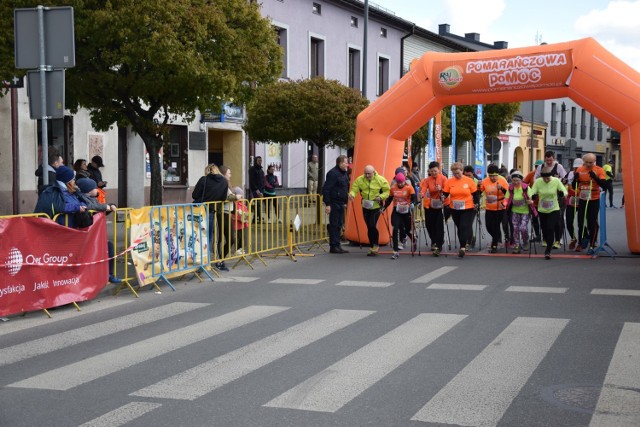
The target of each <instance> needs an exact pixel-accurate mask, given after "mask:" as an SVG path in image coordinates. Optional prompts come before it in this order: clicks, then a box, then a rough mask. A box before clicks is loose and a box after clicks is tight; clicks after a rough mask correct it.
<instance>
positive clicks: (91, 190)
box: [76, 178, 122, 284]
mask: <svg viewBox="0 0 640 427" xmlns="http://www.w3.org/2000/svg"><path fill="white" fill-rule="evenodd" d="M76 184H77V186H78V189H79V190H80V191H78V198H79V199H80V200H81V201H82V202H84V203H85V204H86V205H87V208H89V210H92V211H96V212H105V213H106V214H109V213H111V212H115V211H116V209H117V207H116V205H113V204H112V205H109V204H106V203H100V202H99V201H98V199H97V196H98V185H97V184H96V182H95V181H94V180H92V179H91V178H80V179H79V180H78V181H77V182H76ZM107 254H108V256H109V282H111V283H114V284H119V283H122V279H119V278H117V277H116V276H115V275H114V274H113V271H114V269H115V264H116V260H115V258H114V255H115V250H114V247H113V242H112V241H111V240H107Z"/></svg>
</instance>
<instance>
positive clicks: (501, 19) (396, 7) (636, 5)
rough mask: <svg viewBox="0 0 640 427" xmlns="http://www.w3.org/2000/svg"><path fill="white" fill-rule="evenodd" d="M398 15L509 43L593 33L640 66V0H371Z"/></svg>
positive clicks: (422, 24)
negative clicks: (446, 25)
mask: <svg viewBox="0 0 640 427" xmlns="http://www.w3.org/2000/svg"><path fill="white" fill-rule="evenodd" d="M361 1H362V2H364V0H361ZM369 3H370V4H372V3H375V4H378V5H380V6H382V7H384V8H385V9H388V10H390V11H392V12H394V13H395V14H396V15H397V16H398V17H400V18H402V19H405V20H407V21H410V22H413V23H415V24H416V25H418V26H420V27H422V28H425V29H427V30H430V31H433V32H435V33H437V32H438V24H449V25H450V26H451V28H450V31H451V32H452V33H453V34H457V35H461V36H463V35H464V33H479V34H480V41H481V42H484V43H489V44H493V42H494V41H507V42H509V47H523V46H531V45H535V44H540V43H541V42H546V43H560V42H565V41H570V40H577V39H581V38H584V37H593V38H595V39H596V40H597V41H598V42H599V43H600V44H601V45H603V46H604V47H605V48H606V49H608V50H609V51H611V52H612V53H613V54H614V55H616V56H617V57H618V58H620V59H622V60H623V61H624V62H626V63H627V64H629V65H630V66H632V67H633V68H635V69H636V70H638V71H640V0H635V1H607V0H571V1H568V0H537V1H534V2H524V1H521V0H447V1H435V0H370V2H369Z"/></svg>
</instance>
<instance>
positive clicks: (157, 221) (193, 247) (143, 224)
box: [130, 205, 210, 286]
mask: <svg viewBox="0 0 640 427" xmlns="http://www.w3.org/2000/svg"><path fill="white" fill-rule="evenodd" d="M130 218H131V236H130V238H131V241H132V242H139V243H138V244H137V245H136V246H135V247H134V248H133V249H132V250H131V259H132V260H133V265H134V267H135V269H136V273H137V278H138V283H139V285H140V286H144V285H148V284H150V283H154V282H155V281H156V280H157V279H158V277H159V276H160V275H162V276H163V277H165V278H167V279H170V278H172V277H176V276H180V275H182V274H185V273H187V272H189V271H195V270H198V269H199V268H200V267H204V266H207V265H208V264H209V262H210V261H209V243H208V241H207V226H208V224H207V209H206V206H204V205H172V206H155V207H142V208H140V209H133V210H131V212H130Z"/></svg>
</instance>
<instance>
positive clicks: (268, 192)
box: [263, 165, 282, 223]
mask: <svg viewBox="0 0 640 427" xmlns="http://www.w3.org/2000/svg"><path fill="white" fill-rule="evenodd" d="M275 171H276V169H275V166H273V165H269V166H268V167H267V174H266V175H265V176H264V191H263V192H264V196H265V197H267V198H271V197H276V188H278V187H280V183H279V182H278V177H277V175H276V174H275ZM266 203H267V221H268V220H270V217H271V206H273V211H274V212H275V214H276V217H275V219H277V220H278V222H279V223H282V220H281V219H278V201H277V200H267V201H266ZM274 222H275V220H274Z"/></svg>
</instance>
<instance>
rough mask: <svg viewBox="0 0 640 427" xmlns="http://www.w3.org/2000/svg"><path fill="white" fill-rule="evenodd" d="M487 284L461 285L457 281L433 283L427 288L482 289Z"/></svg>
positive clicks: (450, 289)
mask: <svg viewBox="0 0 640 427" xmlns="http://www.w3.org/2000/svg"><path fill="white" fill-rule="evenodd" d="M486 287H487V286H486V285H460V284H455V283H432V284H431V285H429V286H427V289H443V290H449V291H482V290H484V289H485V288H486Z"/></svg>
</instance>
